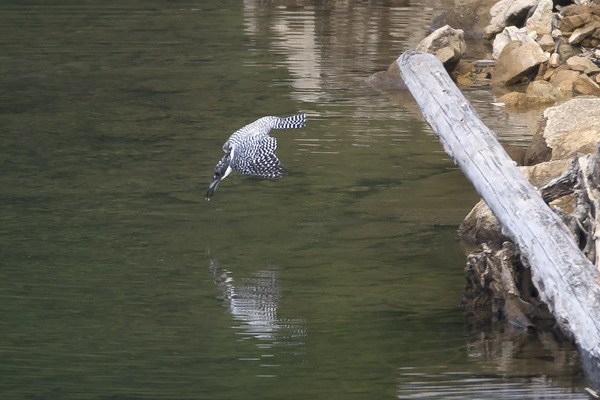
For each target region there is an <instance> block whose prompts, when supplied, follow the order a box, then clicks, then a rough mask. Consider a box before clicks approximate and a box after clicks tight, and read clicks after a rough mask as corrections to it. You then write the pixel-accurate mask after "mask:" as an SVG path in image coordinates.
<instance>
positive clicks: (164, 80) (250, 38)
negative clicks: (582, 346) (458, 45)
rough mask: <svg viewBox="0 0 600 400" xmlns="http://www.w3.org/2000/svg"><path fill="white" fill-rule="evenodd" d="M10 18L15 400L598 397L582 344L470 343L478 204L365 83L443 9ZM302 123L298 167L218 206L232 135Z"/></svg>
mask: <svg viewBox="0 0 600 400" xmlns="http://www.w3.org/2000/svg"><path fill="white" fill-rule="evenodd" d="M449 6H451V5H449ZM0 8H1V9H2V12H1V13H0V22H1V23H2V26H3V28H4V29H3V33H4V34H3V35H2V38H0V41H1V43H2V48H3V51H2V54H1V55H0V58H1V62H0V72H1V74H0V81H1V83H2V87H3V89H4V90H3V91H2V92H1V94H0V122H1V124H2V142H1V143H0V165H1V168H2V174H1V175H0V184H1V187H2V191H1V193H0V204H1V206H2V210H3V212H2V213H1V214H0V217H1V219H2V221H1V222H2V224H1V225H0V235H1V236H0V239H1V243H2V259H3V261H2V268H0V299H1V301H0V315H1V318H0V359H1V360H2V361H0V397H2V398H10V399H21V398H22V399H33V398H36V399H39V398H48V399H60V398H65V399H86V398H89V399H105V398H115V399H155V398H156V399H159V398H160V399H165V398H167V399H171V398H173V399H176V398H182V399H183V398H185V399H239V398H261V399H279V398H288V399H293V398H301V399H305V398H309V397H312V398H322V399H336V398H344V399H351V398H356V399H364V398H417V397H418V398H423V397H426V398H427V397H431V398H453V397H452V396H454V398H481V397H482V396H485V397H490V398H515V395H516V393H521V394H523V396H524V397H527V396H529V397H530V398H531V397H538V398H573V399H576V398H585V397H584V396H583V395H582V394H581V390H582V388H583V386H584V385H585V379H584V377H583V375H582V372H581V367H580V364H579V359H578V357H577V353H576V352H575V350H574V349H573V348H572V346H570V345H569V344H568V343H564V342H561V341H557V340H556V339H555V338H553V337H552V336H551V335H540V336H523V335H522V334H519V333H514V332H511V331H510V329H508V328H506V329H504V328H501V329H500V330H485V331H480V330H471V329H469V328H467V327H466V326H465V323H464V321H463V319H462V317H461V312H460V309H459V307H458V304H459V302H460V299H461V295H462V289H463V286H464V273H463V268H464V265H465V257H464V254H463V252H462V249H461V248H460V246H459V244H458V241H457V235H456V228H457V226H458V224H459V223H460V222H461V220H462V218H463V217H464V215H465V214H466V213H467V212H468V211H469V210H470V208H471V207H472V205H473V204H475V202H476V201H477V200H478V196H477V194H476V193H475V192H474V191H473V189H472V187H471V185H470V184H469V182H468V181H466V179H465V178H464V177H463V175H462V174H461V173H460V171H459V170H457V168H456V167H455V166H454V165H453V163H452V161H451V160H450V159H449V158H448V157H447V156H446V155H445V153H444V152H443V151H442V149H441V146H440V144H439V143H438V141H437V139H436V138H435V137H434V136H433V134H432V133H431V132H430V130H429V129H428V128H427V127H426V126H425V125H424V123H423V122H422V119H421V117H420V115H419V112H418V110H417V108H416V106H415V105H414V103H413V102H412V100H411V98H410V96H409V95H408V94H407V93H382V92H378V91H375V90H372V89H369V88H368V87H366V86H365V85H364V82H363V80H364V78H365V77H367V76H368V75H369V74H371V73H373V72H376V71H378V70H383V69H386V68H387V66H388V65H389V64H390V63H391V62H392V61H393V60H394V59H395V58H397V56H398V55H399V54H400V53H401V52H402V51H404V50H406V49H408V48H413V47H414V46H415V45H416V44H418V42H419V41H420V40H421V39H422V38H423V37H425V36H426V35H427V33H428V32H427V28H428V26H429V24H430V21H431V19H432V18H433V17H434V16H435V15H436V14H437V13H439V12H440V10H441V9H440V7H439V5H438V4H437V3H435V2H428V1H424V2H403V1H376V2H365V3H363V2H359V3H353V2H325V3H320V2H310V1H293V2H259V1H245V2H237V1H225V2H223V1H217V0H204V1H202V2H197V1H196V2H194V1H179V2H169V3H163V2H153V1H149V2H148V1H145V2H137V1H133V2H127V3H126V4H124V3H122V2H112V1H108V2H102V3H94V2H84V3H81V2H73V3H69V2H63V3H61V4H60V5H58V4H56V5H48V4H47V3H46V2H39V3H36V2H28V3H27V4H19V3H16V2H13V3H5V4H4V5H2V6H0ZM466 93H467V96H468V97H469V98H471V100H472V101H473V104H474V105H475V107H476V108H477V110H478V112H480V114H481V116H482V118H483V119H484V121H485V122H486V123H488V124H489V125H490V126H491V127H492V129H495V130H497V131H498V132H499V133H498V135H499V136H500V137H501V138H503V139H504V140H505V141H508V142H512V143H515V144H517V145H523V144H524V143H525V142H526V140H527V139H528V138H529V137H530V136H531V134H532V133H533V131H534V130H535V129H534V125H535V122H531V119H528V118H527V117H525V116H519V115H510V114H505V113H504V111H503V110H501V109H497V108H495V107H494V106H491V105H490V104H489V103H490V102H491V100H492V97H491V94H489V92H488V91H487V90H486V88H473V89H470V90H467V91H466ZM300 111H302V112H306V113H307V115H308V118H309V120H308V123H307V126H306V128H303V129H300V130H286V131H276V132H273V134H274V136H276V137H277V138H278V143H279V149H278V155H279V157H280V159H281V160H282V162H283V163H284V164H285V165H286V166H287V167H288V168H289V174H288V176H286V177H285V178H284V179H280V180H274V181H269V180H260V179H255V178H251V177H245V176H241V175H235V174H234V175H232V176H230V177H228V178H227V179H226V180H225V181H223V182H222V183H221V185H220V186H219V189H218V190H217V192H216V194H215V196H214V198H213V200H212V201H210V202H206V201H205V200H204V198H203V197H204V192H205V190H206V188H207V185H208V183H209V182H210V178H211V174H212V170H213V168H214V165H215V163H216V162H217V161H218V160H219V159H220V158H221V156H222V151H221V145H222V144H223V142H224V141H225V140H226V139H227V137H228V136H229V134H231V133H232V132H233V131H234V130H236V129H238V128H240V127H242V126H243V125H245V124H247V123H249V122H252V121H253V120H255V119H256V118H258V117H261V116H263V115H280V116H287V115H292V114H295V113H297V112H300Z"/></svg>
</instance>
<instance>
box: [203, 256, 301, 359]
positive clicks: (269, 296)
mask: <svg viewBox="0 0 600 400" xmlns="http://www.w3.org/2000/svg"><path fill="white" fill-rule="evenodd" d="M209 263H210V271H211V272H212V273H213V276H214V282H215V284H216V285H217V287H218V288H219V289H220V290H221V291H222V299H223V300H224V302H225V304H226V305H227V306H228V308H229V312H230V313H231V315H232V316H233V318H234V320H236V321H238V322H239V325H237V326H234V328H236V329H241V330H242V332H243V335H244V336H245V337H246V338H249V337H253V338H255V339H257V340H259V343H257V346H258V347H260V348H261V349H265V348H267V349H268V348H273V347H274V346H278V347H282V346H285V347H286V348H287V350H290V348H292V349H294V350H292V352H293V353H296V354H302V353H303V352H304V350H303V346H304V337H305V329H304V327H303V324H304V320H303V319H302V318H296V319H287V318H279V317H278V316H277V309H278V307H279V302H280V300H281V289H280V286H279V280H278V278H277V273H276V272H275V271H274V270H260V271H256V272H254V273H253V274H252V276H251V277H249V278H244V279H234V277H233V273H232V272H231V271H229V270H227V269H225V268H221V267H219V265H218V263H217V261H216V260H214V259H213V258H210V261H209Z"/></svg>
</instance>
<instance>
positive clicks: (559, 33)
mask: <svg viewBox="0 0 600 400" xmlns="http://www.w3.org/2000/svg"><path fill="white" fill-rule="evenodd" d="M562 35H563V33H562V31H561V30H560V29H553V30H552V37H553V38H554V39H558V38H560V37H562Z"/></svg>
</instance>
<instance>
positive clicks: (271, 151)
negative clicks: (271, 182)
mask: <svg viewBox="0 0 600 400" xmlns="http://www.w3.org/2000/svg"><path fill="white" fill-rule="evenodd" d="M276 149H277V140H276V139H275V138H274V137H270V136H266V137H265V136H263V137H257V138H255V140H252V141H248V142H247V143H244V144H243V145H241V146H240V148H236V150H235V157H234V158H233V160H232V162H231V168H233V169H234V170H235V171H237V172H239V173H241V174H245V175H251V176H257V177H259V178H280V177H282V176H283V175H284V174H285V170H286V168H285V167H284V166H283V165H282V164H281V162H280V161H279V159H278V158H277V156H276V155H275V150H276Z"/></svg>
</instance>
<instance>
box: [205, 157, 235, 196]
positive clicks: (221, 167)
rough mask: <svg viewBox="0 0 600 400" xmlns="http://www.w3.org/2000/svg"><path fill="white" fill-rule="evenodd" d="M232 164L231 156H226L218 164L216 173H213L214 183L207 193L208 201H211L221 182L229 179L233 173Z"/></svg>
mask: <svg viewBox="0 0 600 400" xmlns="http://www.w3.org/2000/svg"><path fill="white" fill-rule="evenodd" d="M229 164H230V157H229V154H227V155H225V156H224V157H223V158H222V159H221V161H219V162H218V163H217V165H216V166H215V171H214V172H213V177H212V182H211V183H210V185H209V186H208V190H207V191H206V197H205V198H206V200H209V201H210V198H211V197H212V195H213V194H214V193H215V190H217V186H219V182H221V181H222V180H223V179H225V178H226V177H227V175H229V174H230V173H231V171H232V169H231V166H230V165H229Z"/></svg>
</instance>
